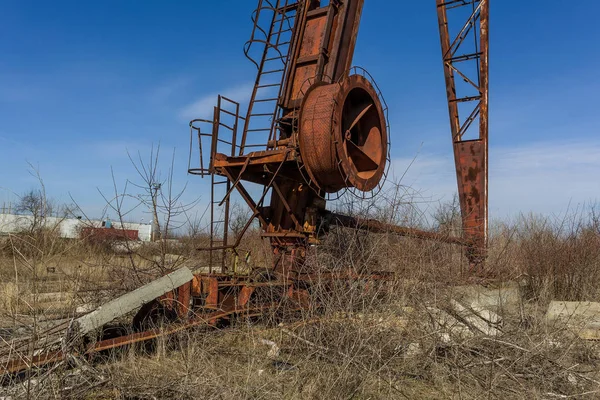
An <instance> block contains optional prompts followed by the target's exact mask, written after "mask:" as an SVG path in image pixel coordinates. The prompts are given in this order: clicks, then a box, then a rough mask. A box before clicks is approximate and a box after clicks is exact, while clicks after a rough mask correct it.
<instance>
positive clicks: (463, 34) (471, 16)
mask: <svg viewBox="0 0 600 400" xmlns="http://www.w3.org/2000/svg"><path fill="white" fill-rule="evenodd" d="M436 4H437V14H438V23H439V29H440V41H441V45H442V57H443V62H444V76H445V80H446V94H447V97H448V111H449V114H450V129H451V132H452V143H453V147H454V160H455V163H456V176H457V182H458V194H459V198H460V207H461V215H462V223H463V231H464V236H465V239H467V240H468V241H469V242H470V243H472V246H471V248H470V250H469V252H468V256H469V260H470V262H471V264H472V265H481V264H482V263H483V260H484V258H485V249H486V246H487V232H488V42H489V37H488V27H489V0H436ZM449 15H452V17H453V20H452V21H451V22H449ZM459 18H460V20H459ZM465 19H466V22H465ZM457 75H458V77H459V79H455V78H456V76H457ZM459 109H460V111H461V113H462V115H463V118H462V119H461V117H460V115H459ZM465 115H466V117H465ZM477 121H479V131H478V134H477V135H475V134H474V133H475V132H477V131H476V129H477V128H476V126H477V123H476V122H477ZM474 122H475V124H473V123H474Z"/></svg>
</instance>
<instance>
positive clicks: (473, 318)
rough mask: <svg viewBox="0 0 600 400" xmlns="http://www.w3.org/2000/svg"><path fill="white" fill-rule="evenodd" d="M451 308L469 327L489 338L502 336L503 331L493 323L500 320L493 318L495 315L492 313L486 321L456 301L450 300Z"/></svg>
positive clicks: (496, 317)
mask: <svg viewBox="0 0 600 400" xmlns="http://www.w3.org/2000/svg"><path fill="white" fill-rule="evenodd" d="M450 306H451V307H452V309H453V310H454V312H455V313H456V315H457V316H458V317H459V318H460V319H461V320H463V321H464V322H465V324H466V325H468V326H469V327H471V328H474V329H476V330H478V331H480V332H481V333H483V334H484V335H487V336H498V335H500V334H502V331H501V330H500V329H498V328H497V326H496V325H497V324H495V323H492V322H491V321H497V320H499V317H498V316H492V314H493V313H491V312H490V311H488V313H489V314H490V315H489V316H488V319H484V318H482V317H481V316H480V315H478V314H476V313H475V312H474V311H473V310H472V309H469V308H467V307H465V306H463V305H462V304H460V303H459V302H458V301H456V300H450Z"/></svg>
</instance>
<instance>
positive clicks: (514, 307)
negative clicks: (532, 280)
mask: <svg viewBox="0 0 600 400" xmlns="http://www.w3.org/2000/svg"><path fill="white" fill-rule="evenodd" d="M454 290H455V297H456V298H457V299H458V300H459V301H460V302H461V303H462V304H464V305H465V306H467V307H468V308H472V309H474V310H483V309H487V310H491V311H497V312H500V311H510V312H518V311H519V306H520V303H521V291H520V287H519V285H518V284H516V283H511V284H507V285H505V286H501V287H498V288H485V287H483V286H481V285H468V286H459V287H456V288H455V289H454Z"/></svg>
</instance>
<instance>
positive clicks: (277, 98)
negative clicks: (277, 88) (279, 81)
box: [254, 97, 279, 103]
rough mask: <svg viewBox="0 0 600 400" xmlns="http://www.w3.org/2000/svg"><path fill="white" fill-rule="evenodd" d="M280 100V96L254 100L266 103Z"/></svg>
mask: <svg viewBox="0 0 600 400" xmlns="http://www.w3.org/2000/svg"><path fill="white" fill-rule="evenodd" d="M276 100H279V97H275V98H273V99H260V100H254V102H255V103H266V102H267V101H276Z"/></svg>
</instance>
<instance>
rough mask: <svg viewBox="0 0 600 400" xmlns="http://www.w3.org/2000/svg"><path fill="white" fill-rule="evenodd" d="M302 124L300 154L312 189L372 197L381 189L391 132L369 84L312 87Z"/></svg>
mask: <svg viewBox="0 0 600 400" xmlns="http://www.w3.org/2000/svg"><path fill="white" fill-rule="evenodd" d="M299 124H300V129H299V145H300V154H301V156H302V161H303V162H304V166H305V168H306V171H307V173H308V176H309V177H310V180H311V182H310V183H311V184H312V185H314V186H316V187H317V188H318V189H320V190H324V191H325V192H328V193H334V192H337V191H339V190H341V189H343V188H352V187H353V188H356V189H358V190H360V191H363V192H368V191H370V190H373V189H374V188H375V187H376V186H377V185H378V184H379V182H380V180H381V178H382V176H383V174H384V171H385V168H386V161H387V153H388V149H387V145H388V137H387V126H386V119H385V115H384V112H383V108H382V106H381V102H380V100H379V98H378V96H377V92H376V91H375V89H374V88H373V86H372V85H371V83H370V82H369V81H368V80H367V79H366V78H364V77H363V76H362V75H351V76H350V77H348V78H345V79H344V80H343V81H342V82H340V83H334V84H316V85H314V86H313V87H311V88H310V89H309V90H308V92H307V93H306V95H305V97H304V101H303V103H302V106H301V109H300V117H299Z"/></svg>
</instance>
